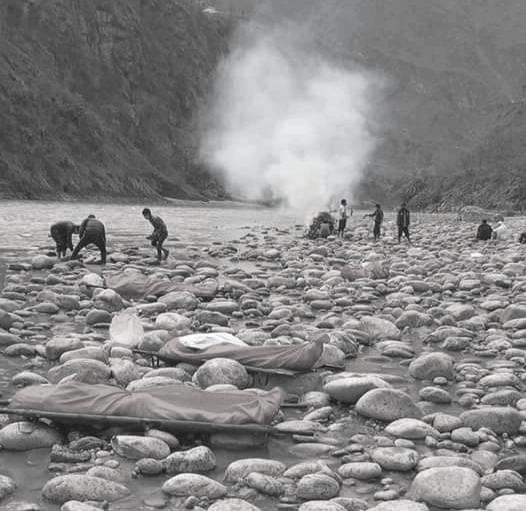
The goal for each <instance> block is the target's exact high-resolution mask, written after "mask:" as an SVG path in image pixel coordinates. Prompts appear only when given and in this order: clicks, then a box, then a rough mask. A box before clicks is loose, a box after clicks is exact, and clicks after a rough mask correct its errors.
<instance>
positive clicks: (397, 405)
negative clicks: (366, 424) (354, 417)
mask: <svg viewBox="0 0 526 511" xmlns="http://www.w3.org/2000/svg"><path fill="white" fill-rule="evenodd" d="M355 410H356V411H357V412H358V413H359V414H360V415H363V416H364V417H369V418H371V419H377V420H381V421H384V422H392V421H394V420H397V419H403V418H415V419H418V418H420V417H421V416H422V412H421V411H420V409H419V408H418V407H417V406H416V405H415V403H413V400H412V399H411V397H410V396H409V395H408V394H406V393H405V392H402V391H401V390H397V389H374V390H370V391H369V392H367V393H366V394H364V395H363V396H362V397H361V398H360V399H359V400H358V402H357V403H356V407H355Z"/></svg>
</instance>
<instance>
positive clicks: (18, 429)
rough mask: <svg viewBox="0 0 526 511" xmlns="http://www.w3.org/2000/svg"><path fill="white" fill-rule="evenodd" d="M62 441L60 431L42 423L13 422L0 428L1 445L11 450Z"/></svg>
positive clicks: (30, 448) (29, 448) (49, 444)
mask: <svg viewBox="0 0 526 511" xmlns="http://www.w3.org/2000/svg"><path fill="white" fill-rule="evenodd" d="M60 443H62V436H61V435H60V433H59V432H58V431H57V430H55V429H53V428H50V427H49V426H46V425H45V424H42V423H33V422H13V423H11V424H8V425H7V426H4V427H3V428H2V429H1V430H0V446H2V447H3V448H4V449H6V450H10V451H30V450H32V449H42V448H44V447H51V446H52V445H54V444H60Z"/></svg>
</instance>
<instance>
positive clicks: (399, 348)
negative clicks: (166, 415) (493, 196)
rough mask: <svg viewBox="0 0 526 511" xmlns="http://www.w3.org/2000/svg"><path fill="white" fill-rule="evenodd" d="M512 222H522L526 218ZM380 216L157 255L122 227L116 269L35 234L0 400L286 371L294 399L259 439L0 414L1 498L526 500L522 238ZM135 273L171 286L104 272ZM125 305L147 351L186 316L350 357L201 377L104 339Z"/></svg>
mask: <svg viewBox="0 0 526 511" xmlns="http://www.w3.org/2000/svg"><path fill="white" fill-rule="evenodd" d="M513 222H514V223H513V224H512V226H514V227H515V228H516V229H517V230H519V228H520V226H521V224H522V219H515V220H513ZM369 227H370V226H369V225H368V224H367V223H365V221H362V220H360V219H359V218H354V219H353V222H351V228H350V230H349V237H348V238H347V239H345V240H337V239H329V240H314V241H310V240H306V239H304V238H303V237H302V233H303V227H299V226H296V227H285V226H283V225H281V226H280V227H261V226H259V227H252V228H250V229H247V230H246V231H245V234H242V233H241V234H239V235H238V236H237V238H236V239H233V240H230V241H227V240H221V241H216V242H212V243H209V244H204V243H203V244H200V245H190V244H189V243H186V242H181V243H178V245H177V250H175V251H173V253H172V255H171V256H170V258H169V260H168V261H167V262H166V263H163V264H162V265H161V266H158V265H156V264H155V261H154V260H153V259H152V255H153V254H152V251H151V248H150V247H147V246H144V248H142V247H141V246H139V247H137V246H136V247H130V246H126V243H125V240H124V239H123V240H119V242H116V243H114V244H113V246H112V250H111V252H110V255H109V258H108V259H109V262H108V264H107V266H106V267H104V268H101V267H100V266H96V265H94V264H93V263H94V261H95V260H96V259H97V258H98V254H96V253H92V252H86V253H85V254H84V259H83V260H82V261H63V262H59V261H57V260H56V258H54V257H52V256H50V255H46V251H47V250H48V248H49V247H48V248H46V247H43V246H42V247H37V246H35V247H33V248H32V249H31V250H29V251H28V252H26V253H25V254H24V255H23V257H22V258H21V256H20V255H17V256H16V257H15V254H14V253H12V254H9V253H6V254H5V263H6V275H5V278H4V287H3V290H2V293H1V296H0V346H1V349H2V352H3V355H2V360H1V367H2V373H1V381H0V384H1V386H2V392H3V398H9V397H10V396H11V395H13V393H14V392H15V391H16V389H17V388H21V387H25V386H28V385H34V384H41V383H45V382H52V383H57V382H59V381H69V380H71V379H75V380H80V381H85V382H87V383H94V382H105V383H113V384H117V385H120V386H121V387H123V388H138V387H142V388H144V387H145V386H148V385H158V384H165V383H176V382H181V383H184V384H187V385H198V384H200V385H201V386H203V387H205V386H206V387H207V388H208V389H209V390H210V391H221V390H222V389H228V388H232V387H231V385H233V384H234V383H236V384H237V385H240V386H242V387H247V388H246V390H245V391H246V392H253V391H254V387H263V386H265V387H268V386H272V385H273V384H281V385H283V386H284V388H285V389H286V390H287V391H288V392H289V399H290V400H291V401H294V400H296V399H297V400H298V401H299V403H301V404H302V407H298V408H284V409H283V410H282V412H281V413H280V415H279V416H277V417H276V419H275V424H276V426H277V427H278V428H279V429H281V430H282V431H283V432H284V434H283V435H282V436H276V437H272V438H270V439H269V441H268V443H267V445H265V446H261V445H251V443H250V442H249V441H248V439H245V438H242V437H237V438H231V437H230V438H228V437H222V438H207V437H201V436H199V435H180V436H177V437H176V436H174V435H173V434H169V433H166V432H162V431H157V430H149V431H147V432H144V433H140V434H138V433H137V432H135V431H133V432H131V431H129V430H126V429H123V428H120V429H116V428H113V429H111V430H108V429H106V430H103V431H92V430H89V429H88V428H86V426H85V425H83V424H75V425H73V426H72V427H71V428H69V429H68V430H67V431H63V430H61V429H57V428H55V427H54V425H53V424H44V423H40V424H35V423H27V422H25V421H23V420H21V418H17V417H8V416H7V415H5V416H1V417H0V422H1V425H2V429H1V430H0V445H1V446H2V451H0V462H1V469H0V499H2V500H1V503H0V506H1V509H6V510H10V511H15V510H16V511H30V510H39V509H40V510H48V509H49V510H56V509H61V510H63V511H94V510H97V509H108V508H109V509H111V510H136V509H141V510H152V511H153V510H154V509H166V510H179V509H194V510H196V511H200V510H210V511H227V510H233V511H250V510H252V511H254V510H257V509H260V510H261V511H265V510H268V511H270V510H275V509H293V510H296V509H299V510H300V511H345V510H347V511H361V510H374V511H426V510H430V511H434V510H440V509H442V510H451V509H461V510H471V511H473V510H488V511H519V510H521V511H522V510H524V509H526V495H525V493H526V485H525V482H524V479H523V477H524V475H525V474H526V449H525V447H526V396H525V395H524V392H523V391H524V386H525V384H526V373H525V359H526V261H525V250H526V249H525V248H524V247H522V246H520V245H519V244H518V243H517V241H510V242H501V243H498V244H495V243H493V242H491V243H487V244H486V243H483V244H481V243H476V242H474V241H472V238H473V234H474V230H475V227H476V226H475V225H474V224H469V223H458V222H451V221H450V219H446V218H444V217H440V216H425V217H424V216H422V217H421V218H419V219H418V221H417V222H416V224H415V225H414V226H413V240H414V244H413V245H412V246H409V245H407V244H405V243H402V244H401V245H399V244H398V243H395V242H394V241H393V240H392V225H391V224H389V223H388V224H387V226H386V227H387V236H386V238H385V239H384V241H382V242H380V243H374V242H373V241H372V240H371V236H370V234H371V233H370V229H369ZM124 268H133V269H134V272H131V275H137V272H139V273H140V274H144V275H148V276H150V277H152V278H155V277H158V278H159V279H161V280H163V279H164V280H169V281H170V282H171V283H174V284H175V283H177V284H180V286H179V289H178V290H175V291H171V292H170V293H169V294H167V295H164V296H145V297H143V298H134V299H131V298H129V297H127V296H121V295H119V293H117V292H116V291H115V290H112V289H108V288H107V277H108V275H109V274H110V273H111V272H114V271H117V270H121V269H124ZM0 271H1V270H0ZM130 279H131V280H130V286H133V279H132V277H130ZM204 290H206V292H204ZM124 310H129V311H132V312H133V313H135V314H136V315H137V316H138V317H139V318H140V320H141V322H142V325H143V328H144V330H145V335H144V339H143V340H142V344H141V345H140V346H139V348H141V349H145V350H151V349H156V348H159V347H160V346H161V345H162V344H163V343H164V342H166V340H167V339H168V337H169V335H170V333H169V332H172V333H173V332H174V330H175V331H176V333H177V334H178V335H182V334H186V333H194V332H229V333H232V334H234V335H236V336H237V337H239V338H240V339H242V340H243V341H245V342H246V343H248V344H250V345H261V344H273V345H276V344H277V345H289V344H297V343H303V342H309V341H312V340H314V339H320V338H322V339H323V342H324V354H323V359H324V360H325V361H326V362H329V363H331V364H332V365H338V364H342V365H344V369H342V370H336V369H334V370H332V369H331V370H323V371H318V372H316V373H314V374H312V375H308V376H305V377H303V376H302V377H300V378H297V379H296V380H293V381H291V380H290V379H289V380H287V379H286V378H281V379H279V378H273V377H271V378H270V380H269V381H268V382H266V381H262V380H261V379H255V380H252V381H250V380H246V381H245V380H243V381H242V383H240V379H239V374H240V372H239V370H238V369H239V368H236V367H234V368H232V366H233V364H232V363H229V364H228V368H227V367H225V368H224V370H223V371H212V372H209V373H207V374H206V378H203V377H202V375H203V372H205V369H203V368H201V370H200V373H199V375H200V376H197V377H196V375H195V373H196V371H197V369H198V367H192V366H189V365H188V364H180V365H179V366H176V367H175V369H172V370H169V369H164V368H163V367H161V368H160V369H152V367H150V361H149V360H147V359H145V358H141V357H140V356H138V355H137V354H133V353H132V352H131V351H130V350H126V349H125V348H122V347H119V348H114V352H109V351H108V344H107V341H108V339H109V325H110V323H111V320H112V318H113V317H115V315H117V314H119V313H120V312H122V311H124ZM108 353H109V355H110V356H108ZM217 364H219V365H220V364H221V361H219V362H217ZM225 364H226V363H225ZM86 368H89V370H86ZM227 369H229V370H227ZM81 502H82V503H81Z"/></svg>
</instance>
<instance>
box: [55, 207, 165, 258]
mask: <svg viewBox="0 0 526 511" xmlns="http://www.w3.org/2000/svg"><path fill="white" fill-rule="evenodd" d="M142 215H143V217H144V218H145V219H146V220H148V221H149V222H150V223H151V224H152V226H153V232H152V234H151V235H150V236H148V237H147V238H146V239H148V240H150V242H151V244H152V246H153V247H155V248H156V249H157V260H158V261H159V262H161V260H163V259H167V258H168V255H169V251H168V250H167V249H166V248H164V247H163V243H164V242H165V241H166V238H167V237H168V229H167V227H166V224H165V222H164V221H163V219H162V218H161V217H159V216H154V215H153V214H152V212H151V210H150V209H148V208H144V209H143V211H142ZM50 231H51V234H50V235H51V237H52V238H53V239H54V240H55V244H56V252H57V257H59V258H63V257H66V252H67V250H68V249H69V250H71V259H77V257H78V254H79V252H80V251H81V250H82V249H83V248H84V247H87V246H88V245H95V246H96V247H97V248H98V249H99V251H100V262H99V264H106V255H107V252H106V228H105V227H104V224H103V223H102V222H101V221H100V220H98V219H97V218H96V217H95V215H89V216H88V217H87V218H86V219H85V220H84V221H83V222H82V223H81V224H80V226H79V225H76V224H74V223H73V222H70V221H62V222H57V223H55V224H53V225H52V226H51V230H50ZM73 234H78V235H79V242H78V243H77V245H76V247H75V248H73Z"/></svg>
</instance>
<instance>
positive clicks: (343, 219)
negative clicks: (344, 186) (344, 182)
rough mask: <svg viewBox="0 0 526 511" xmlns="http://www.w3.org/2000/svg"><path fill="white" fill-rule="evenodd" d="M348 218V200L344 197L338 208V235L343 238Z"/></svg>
mask: <svg viewBox="0 0 526 511" xmlns="http://www.w3.org/2000/svg"><path fill="white" fill-rule="evenodd" d="M347 218H349V208H348V207H347V201H346V200H345V199H342V200H341V202H340V208H339V210H338V236H339V237H340V238H343V233H344V232H345V227H346V225H347Z"/></svg>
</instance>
